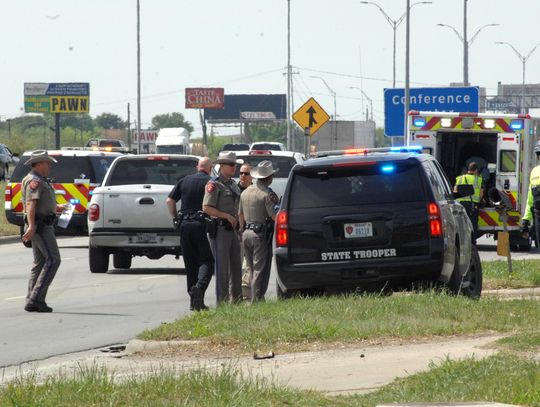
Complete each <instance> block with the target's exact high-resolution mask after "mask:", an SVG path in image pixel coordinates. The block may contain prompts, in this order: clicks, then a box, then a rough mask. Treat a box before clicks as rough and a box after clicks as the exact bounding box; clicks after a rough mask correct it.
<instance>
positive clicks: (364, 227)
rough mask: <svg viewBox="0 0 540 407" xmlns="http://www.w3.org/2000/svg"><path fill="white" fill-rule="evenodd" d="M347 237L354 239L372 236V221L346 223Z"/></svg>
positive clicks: (344, 226)
mask: <svg viewBox="0 0 540 407" xmlns="http://www.w3.org/2000/svg"><path fill="white" fill-rule="evenodd" d="M343 228H344V232H345V238H346V239H354V238H358V237H372V236H373V225H372V223H371V222H366V223H345V224H344V225H343Z"/></svg>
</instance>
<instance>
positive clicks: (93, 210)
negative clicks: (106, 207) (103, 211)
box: [88, 203, 99, 222]
mask: <svg viewBox="0 0 540 407" xmlns="http://www.w3.org/2000/svg"><path fill="white" fill-rule="evenodd" d="M88 219H89V220H90V221H91V222H96V221H97V220H99V205H98V204H96V203H93V204H92V205H90V207H89V208H88Z"/></svg>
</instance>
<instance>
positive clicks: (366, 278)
mask: <svg viewBox="0 0 540 407" xmlns="http://www.w3.org/2000/svg"><path fill="white" fill-rule="evenodd" d="M419 153H420V151H419V150H416V152H415V151H414V150H411V149H410V148H395V147H393V148H386V149H369V150H368V149H358V150H352V151H351V150H349V151H347V150H345V151H334V152H328V153H325V154H320V155H319V157H318V158H314V159H311V160H307V161H305V162H304V163H303V164H298V165H296V166H295V167H294V168H293V170H292V172H291V174H290V176H289V180H288V183H287V187H286V190H285V194H284V196H283V200H282V204H281V211H280V212H279V213H278V215H277V219H276V234H275V239H276V247H275V251H274V254H275V260H276V266H277V291H278V296H279V297H281V298H284V297H288V296H290V295H292V294H294V293H309V292H312V291H315V292H321V291H343V290H346V291H353V290H358V289H367V288H372V287H374V288H377V289H380V288H390V287H410V286H411V285H412V286H414V285H416V283H420V282H422V283H425V282H442V283H444V284H446V285H447V286H448V288H449V290H450V291H451V292H454V293H461V294H464V295H466V296H470V297H475V298H477V297H479V296H480V293H481V290H482V268H481V264H480V258H479V256H478V251H477V249H476V247H475V246H474V245H473V243H472V242H473V240H472V235H473V229H472V225H471V222H470V220H469V218H468V216H467V214H466V212H465V209H464V208H463V206H462V205H461V204H460V203H458V202H457V201H456V198H457V197H461V196H467V195H470V194H472V188H471V186H470V185H463V186H460V189H459V191H458V193H453V192H452V189H451V187H450V183H449V182H448V179H447V178H446V176H445V174H444V172H443V170H442V168H441V166H440V164H439V163H438V162H437V161H436V160H435V158H433V156H431V155H427V154H419ZM321 156H322V157H321Z"/></svg>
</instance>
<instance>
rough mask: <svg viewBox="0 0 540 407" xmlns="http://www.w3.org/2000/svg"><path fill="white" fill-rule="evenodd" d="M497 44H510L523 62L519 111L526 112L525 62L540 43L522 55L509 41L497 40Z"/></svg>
mask: <svg viewBox="0 0 540 407" xmlns="http://www.w3.org/2000/svg"><path fill="white" fill-rule="evenodd" d="M495 44H499V45H508V46H509V47H510V48H512V50H513V51H514V52H515V54H516V55H517V56H518V58H519V59H520V61H521V63H522V64H523V67H522V81H521V100H520V102H519V105H520V106H519V111H520V112H521V113H526V109H525V64H526V63H527V61H528V60H529V58H530V57H531V55H532V54H533V52H534V51H536V48H538V46H539V45H540V43H538V44H536V45H535V46H534V47H533V48H532V49H531V51H530V52H529V53H528V54H527V55H526V56H523V55H521V53H520V52H519V51H518V50H517V49H516V48H515V47H514V46H513V45H512V44H510V43H508V42H504V41H497V42H496V43H495Z"/></svg>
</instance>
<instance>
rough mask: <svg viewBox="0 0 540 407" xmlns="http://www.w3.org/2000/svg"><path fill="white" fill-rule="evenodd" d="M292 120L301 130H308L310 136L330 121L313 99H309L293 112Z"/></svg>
mask: <svg viewBox="0 0 540 407" xmlns="http://www.w3.org/2000/svg"><path fill="white" fill-rule="evenodd" d="M293 119H294V121H295V122H296V123H298V125H299V126H300V127H302V128H303V129H309V135H310V136H312V135H314V134H315V133H316V132H317V130H319V129H320V128H321V127H322V125H323V124H324V123H326V122H327V121H328V120H330V116H328V113H326V112H325V111H324V109H323V108H322V107H321V105H319V104H318V103H317V101H316V100H315V99H313V98H309V100H308V101H307V102H306V103H304V104H303V105H302V107H300V109H298V110H297V111H296V112H294V114H293Z"/></svg>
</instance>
